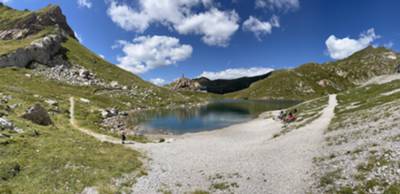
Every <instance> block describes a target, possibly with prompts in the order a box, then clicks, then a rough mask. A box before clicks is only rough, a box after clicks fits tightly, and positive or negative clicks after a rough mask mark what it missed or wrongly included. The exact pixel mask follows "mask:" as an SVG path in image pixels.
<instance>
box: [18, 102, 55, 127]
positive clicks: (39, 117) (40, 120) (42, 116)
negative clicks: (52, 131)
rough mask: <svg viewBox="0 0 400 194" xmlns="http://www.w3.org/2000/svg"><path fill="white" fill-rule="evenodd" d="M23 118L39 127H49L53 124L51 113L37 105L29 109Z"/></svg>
mask: <svg viewBox="0 0 400 194" xmlns="http://www.w3.org/2000/svg"><path fill="white" fill-rule="evenodd" d="M22 118H24V119H27V120H29V121H32V122H33V123H36V124H38V125H43V126H48V125H51V124H53V121H52V120H51V118H50V116H49V113H47V111H46V109H45V108H43V107H42V106H41V105H40V104H35V105H34V106H32V107H31V108H29V109H28V110H27V111H26V113H25V114H24V115H23V116H22Z"/></svg>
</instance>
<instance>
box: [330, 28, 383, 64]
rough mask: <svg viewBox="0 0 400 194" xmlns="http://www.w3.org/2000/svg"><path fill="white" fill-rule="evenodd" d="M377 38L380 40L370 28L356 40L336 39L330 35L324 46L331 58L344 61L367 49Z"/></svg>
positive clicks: (347, 38)
mask: <svg viewBox="0 0 400 194" xmlns="http://www.w3.org/2000/svg"><path fill="white" fill-rule="evenodd" d="M378 38H380V36H379V35H376V34H375V30H374V28H371V29H369V30H367V31H366V32H363V33H361V34H360V37H359V38H358V39H351V38H349V37H345V38H337V37H336V36H335V35H330V36H329V38H328V39H327V40H326V41H325V44H326V47H327V49H328V53H329V56H330V57H331V58H333V59H344V58H346V57H348V56H350V55H352V54H353V53H355V52H357V51H359V50H362V49H364V48H366V47H368V46H369V45H371V43H373V42H374V41H375V40H376V39H378Z"/></svg>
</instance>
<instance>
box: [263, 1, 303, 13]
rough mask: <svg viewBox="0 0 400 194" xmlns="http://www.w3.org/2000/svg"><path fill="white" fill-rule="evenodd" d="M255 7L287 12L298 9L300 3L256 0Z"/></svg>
mask: <svg viewBox="0 0 400 194" xmlns="http://www.w3.org/2000/svg"><path fill="white" fill-rule="evenodd" d="M256 7H257V8H268V9H272V10H283V11H289V10H296V9H298V8H299V7H300V2H299V0H256Z"/></svg>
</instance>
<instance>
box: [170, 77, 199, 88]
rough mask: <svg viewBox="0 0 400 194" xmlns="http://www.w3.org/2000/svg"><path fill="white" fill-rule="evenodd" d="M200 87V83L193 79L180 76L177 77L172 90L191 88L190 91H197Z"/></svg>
mask: <svg viewBox="0 0 400 194" xmlns="http://www.w3.org/2000/svg"><path fill="white" fill-rule="evenodd" d="M200 89H201V85H200V84H199V83H198V82H197V81H194V80H191V79H188V78H185V77H182V78H180V79H178V80H177V81H176V82H175V84H174V86H173V88H172V90H191V91H198V90H200Z"/></svg>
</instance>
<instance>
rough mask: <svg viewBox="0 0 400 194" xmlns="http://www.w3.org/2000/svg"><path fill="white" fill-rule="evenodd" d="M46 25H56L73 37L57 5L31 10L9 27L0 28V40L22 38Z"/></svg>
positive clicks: (42, 28)
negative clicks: (36, 10) (35, 10)
mask: <svg viewBox="0 0 400 194" xmlns="http://www.w3.org/2000/svg"><path fill="white" fill-rule="evenodd" d="M0 6H4V5H0ZM9 9H12V8H9ZM48 26H57V27H59V28H60V29H62V30H63V31H64V32H65V33H67V34H68V35H69V36H71V37H73V38H75V35H74V32H73V30H72V29H71V27H69V25H68V23H67V20H66V17H65V16H64V15H63V13H62V11H61V8H60V7H58V6H48V7H46V8H45V9H44V10H41V11H38V12H31V13H30V14H29V15H28V16H26V17H24V18H22V19H21V20H19V21H18V22H16V23H15V24H14V25H13V26H11V27H10V28H9V29H6V30H0V40H16V39H23V38H26V37H27V36H29V35H32V34H35V33H37V32H39V31H41V30H44V29H45V28H47V27H48Z"/></svg>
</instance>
